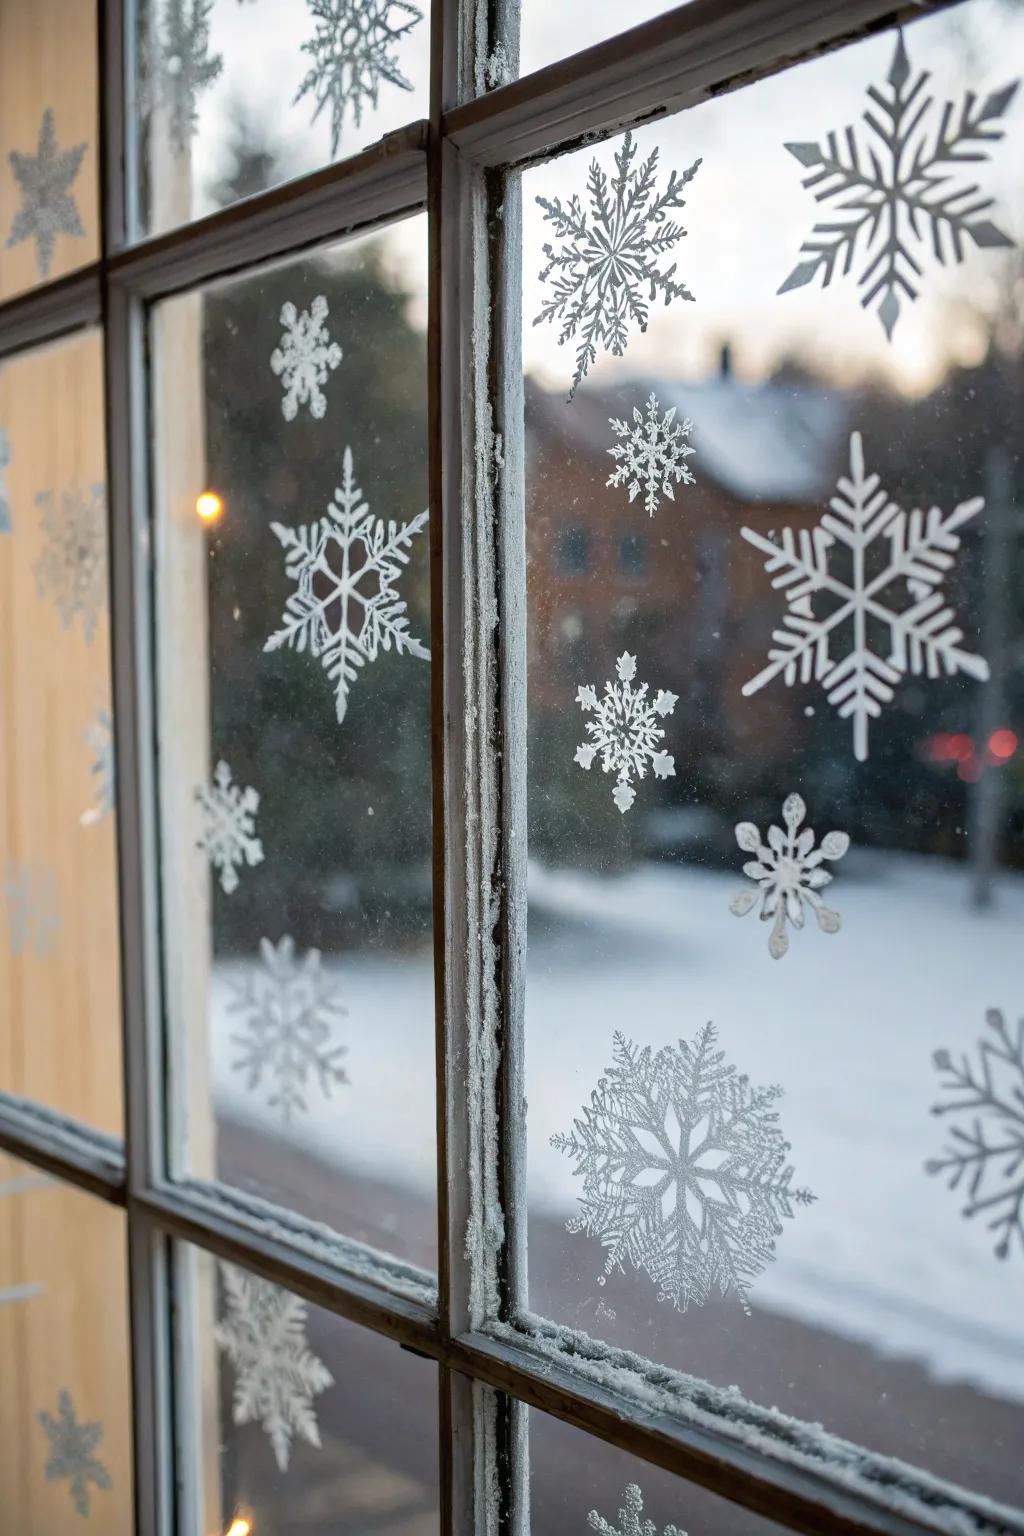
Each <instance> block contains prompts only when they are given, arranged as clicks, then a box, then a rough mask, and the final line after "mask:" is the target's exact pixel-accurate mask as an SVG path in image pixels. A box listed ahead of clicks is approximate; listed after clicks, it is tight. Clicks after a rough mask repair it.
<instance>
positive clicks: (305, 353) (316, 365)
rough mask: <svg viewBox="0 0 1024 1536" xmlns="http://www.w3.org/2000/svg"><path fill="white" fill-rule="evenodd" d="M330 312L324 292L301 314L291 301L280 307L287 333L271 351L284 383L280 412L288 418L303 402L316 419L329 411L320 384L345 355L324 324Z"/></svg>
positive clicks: (273, 366)
mask: <svg viewBox="0 0 1024 1536" xmlns="http://www.w3.org/2000/svg"><path fill="white" fill-rule="evenodd" d="M327 313H328V310H327V300H326V298H325V297H324V295H323V294H322V293H318V294H317V296H316V298H315V299H314V300H313V303H312V304H311V306H310V307H309V309H304V310H302V311H301V313H300V312H299V310H297V309H296V308H295V305H294V304H292V303H291V301H290V300H289V302H288V303H287V304H285V305H284V306H283V307H282V309H281V324H282V325H283V326H284V335H283V336H282V337H281V344H280V346H277V347H275V348H274V350H273V352H272V353H271V354H270V366H271V368H272V369H273V370H274V373H275V374H276V376H277V377H278V378H279V379H280V380H281V382H282V383H283V385H284V396H283V398H282V400H281V415H282V416H283V417H284V419H285V421H294V420H295V418H296V416H297V415H298V412H299V406H300V405H308V406H309V414H310V415H311V416H312V417H313V418H314V419H315V420H316V421H320V420H322V419H323V417H324V415H325V414H326V411H327V397H326V396H325V394H324V392H323V390H322V389H321V388H320V386H321V384H326V383H327V378H328V375H329V374H330V373H331V372H332V370H333V369H335V368H337V366H338V364H339V363H340V362H341V358H342V351H341V348H340V347H339V345H338V343H337V342H336V341H332V340H331V338H330V334H329V332H328V330H327V326H326V325H325V324H324V322H325V320H326V319H327Z"/></svg>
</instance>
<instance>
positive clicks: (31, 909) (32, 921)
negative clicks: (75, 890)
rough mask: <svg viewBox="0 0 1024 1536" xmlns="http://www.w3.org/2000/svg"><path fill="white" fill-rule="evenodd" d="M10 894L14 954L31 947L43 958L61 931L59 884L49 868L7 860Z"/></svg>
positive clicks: (6, 883) (9, 930)
mask: <svg viewBox="0 0 1024 1536" xmlns="http://www.w3.org/2000/svg"><path fill="white" fill-rule="evenodd" d="M4 895H5V896H6V898H7V947H8V949H9V950H10V952H11V954H12V955H21V954H24V953H25V952H26V951H27V950H29V949H31V950H33V951H34V953H35V954H36V955H37V956H38V958H39V959H40V960H45V959H46V957H47V956H48V955H50V954H52V953H53V950H54V947H55V945H56V942H57V935H58V933H59V931H60V918H59V917H58V915H57V886H56V881H55V879H54V875H53V871H52V870H50V869H29V868H28V867H27V866H25V865H19V864H15V863H13V861H11V860H8V862H7V868H6V871H5V874H4Z"/></svg>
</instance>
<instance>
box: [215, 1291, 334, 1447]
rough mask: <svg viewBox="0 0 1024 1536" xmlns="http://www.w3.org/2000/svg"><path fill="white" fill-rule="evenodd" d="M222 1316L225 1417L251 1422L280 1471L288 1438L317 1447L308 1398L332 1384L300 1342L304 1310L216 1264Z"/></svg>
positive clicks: (298, 1301) (287, 1296) (297, 1301)
mask: <svg viewBox="0 0 1024 1536" xmlns="http://www.w3.org/2000/svg"><path fill="white" fill-rule="evenodd" d="M220 1275H221V1282H222V1284H223V1287H224V1301H225V1310H224V1313H223V1315H222V1317H221V1320H220V1322H219V1323H218V1324H217V1326H216V1328H215V1330H214V1337H215V1338H216V1340H217V1343H218V1345H219V1346H220V1348H221V1349H222V1350H223V1351H224V1353H225V1354H226V1355H227V1357H228V1359H229V1360H230V1361H231V1364H232V1365H233V1367H234V1369H235V1392H234V1399H233V1402H232V1417H233V1419H234V1422H235V1423H236V1424H252V1423H258V1424H260V1425H261V1426H262V1428H263V1429H264V1430H265V1432H266V1434H267V1435H268V1436H269V1438H270V1444H271V1446H272V1447H273V1450H274V1458H275V1460H276V1461H277V1465H278V1468H279V1469H280V1471H282V1472H286V1471H287V1470H288V1459H289V1456H290V1454H291V1443H292V1437H293V1435H298V1436H299V1437H300V1439H303V1440H305V1441H307V1442H308V1443H309V1444H310V1445H313V1446H317V1447H319V1445H320V1431H319V1428H318V1427H317V1422H316V1414H315V1413H314V1411H313V1399H314V1397H316V1396H318V1395H319V1393H321V1392H326V1390H327V1388H328V1387H330V1386H333V1384H334V1377H333V1376H332V1375H331V1373H330V1371H329V1370H328V1369H327V1367H326V1366H325V1365H324V1363H323V1361H322V1360H318V1359H317V1357H316V1355H314V1354H313V1352H312V1350H311V1349H310V1347H309V1344H308V1343H307V1340H306V1303H305V1302H304V1301H303V1300H302V1298H301V1297H299V1296H293V1295H292V1294H291V1293H290V1292H289V1291H284V1290H282V1289H281V1288H280V1286H277V1285H272V1284H271V1283H270V1281H269V1280H261V1279H260V1278H259V1276H257V1275H250V1274H247V1273H246V1271H245V1270H241V1269H237V1268H236V1267H235V1265H234V1264H226V1263H224V1262H223V1261H222V1262H221V1265H220Z"/></svg>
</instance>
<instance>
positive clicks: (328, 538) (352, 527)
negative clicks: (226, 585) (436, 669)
mask: <svg viewBox="0 0 1024 1536" xmlns="http://www.w3.org/2000/svg"><path fill="white" fill-rule="evenodd" d="M334 498H335V499H334V500H333V501H332V502H331V504H330V506H329V507H328V509H327V516H326V517H322V518H320V519H319V521H318V522H315V523H308V524H306V525H305V526H304V527H301V528H286V527H285V526H284V524H283V523H271V525H270V526H271V528H272V529H273V531H274V534H275V535H276V537H277V538H278V540H279V541H280V543H281V545H282V546H283V548H284V551H285V570H286V571H287V574H288V576H289V577H290V578H291V580H292V581H294V582H295V584H296V587H297V589H298V590H297V591H295V592H293V593H292V595H291V596H290V597H289V598H288V600H287V602H286V604H285V611H284V615H283V622H282V625H281V628H280V629H279V630H277V631H276V632H275V633H274V634H272V635H271V637H270V639H269V640H268V641H267V642H266V644H265V645H264V647H263V649H264V650H265V651H276V650H279V649H280V648H281V647H282V646H288V647H290V648H291V649H293V650H297V651H305V650H308V651H309V653H310V655H311V656H315V657H317V658H318V660H319V661H320V664H321V666H322V667H323V669H324V671H325V672H326V673H327V676H328V677H329V678H330V680H331V682H332V683H333V684H334V691H335V712H336V715H337V720H338V724H339V725H340V724H341V722H342V721H343V720H344V718H345V712H346V710H347V708H348V694H349V689H350V687H351V686H352V684H353V683H354V682H355V680H356V675H357V673H358V671H359V668H360V667H362V666H364V665H365V663H366V662H368V661H376V659H377V654H378V652H379V651H380V650H381V649H382V648H383V649H384V650H385V651H389V650H390V649H391V647H392V646H394V648H395V650H396V651H397V652H398V654H399V655H400V656H404V655H408V656H420V657H422V658H423V660H424V661H429V660H430V652H429V651H428V649H427V647H426V646H425V645H423V644H421V642H420V641H419V640H416V639H414V638H413V636H412V635H410V633H409V619H408V616H407V614H406V607H405V602H404V601H403V599H402V598H400V597H399V595H398V591H397V588H396V586H395V583H396V582H397V580H398V578H399V576H400V575H401V573H402V567H403V566H405V565H408V563H409V555H410V552H411V550H412V541H413V539H414V537H415V536H416V534H418V533H420V532H422V530H423V529H424V528H425V527H426V526H427V518H428V516H429V513H428V512H420V513H418V515H417V516H416V517H414V518H413V520H412V522H411V523H395V522H394V521H388V522H387V523H384V522H383V521H382V519H381V518H379V517H376V516H374V514H373V513H372V512H371V511H370V509H369V507H368V506H367V504H366V502H365V501H364V500H363V493H362V491H361V490H360V489H359V487H358V485H357V484H356V479H355V472H354V470H353V466H352V450H351V448H346V449H345V457H344V466H343V471H342V483H341V485H340V486H339V487H338V488H337V490H336V491H335V493H334Z"/></svg>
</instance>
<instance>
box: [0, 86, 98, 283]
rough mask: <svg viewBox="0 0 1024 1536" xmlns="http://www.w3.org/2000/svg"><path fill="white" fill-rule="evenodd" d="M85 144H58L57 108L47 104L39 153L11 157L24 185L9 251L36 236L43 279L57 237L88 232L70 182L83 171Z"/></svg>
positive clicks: (37, 149) (46, 275)
mask: <svg viewBox="0 0 1024 1536" xmlns="http://www.w3.org/2000/svg"><path fill="white" fill-rule="evenodd" d="M86 148H87V146H86V145H85V144H84V143H82V144H76V145H75V146H74V148H73V149H58V148H57V130H56V127H55V126H54V121H53V108H52V107H47V108H46V110H45V112H44V113H43V120H42V122H41V124H40V127H39V143H38V146H37V148H36V153H35V154H34V155H25V154H19V153H18V151H17V150H12V151H11V153H10V154H9V155H8V159H9V160H10V162H11V170H12V171H13V172H14V175H15V179H16V180H17V182H18V185H19V186H20V188H21V207H20V208H19V209H18V212H17V213H16V214H15V216H14V223H13V224H12V225H11V229H10V233H9V235H8V236H7V249H8V250H10V249H11V247H12V246H14V245H20V244H21V242H22V240H34V241H35V243H36V271H37V272H38V273H39V276H40V277H48V276H49V272H50V267H51V265H52V262H53V248H54V246H55V245H56V243H57V236H58V235H75V236H79V237H81V236H84V235H85V230H84V228H83V227H82V219H81V216H80V214H79V212H78V204H77V203H76V202H75V199H74V196H73V194H72V192H71V183H72V182H73V181H74V179H75V177H76V176H77V175H78V172H79V169H80V167H81V164H82V156H83V155H84V154H85V151H86Z"/></svg>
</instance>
